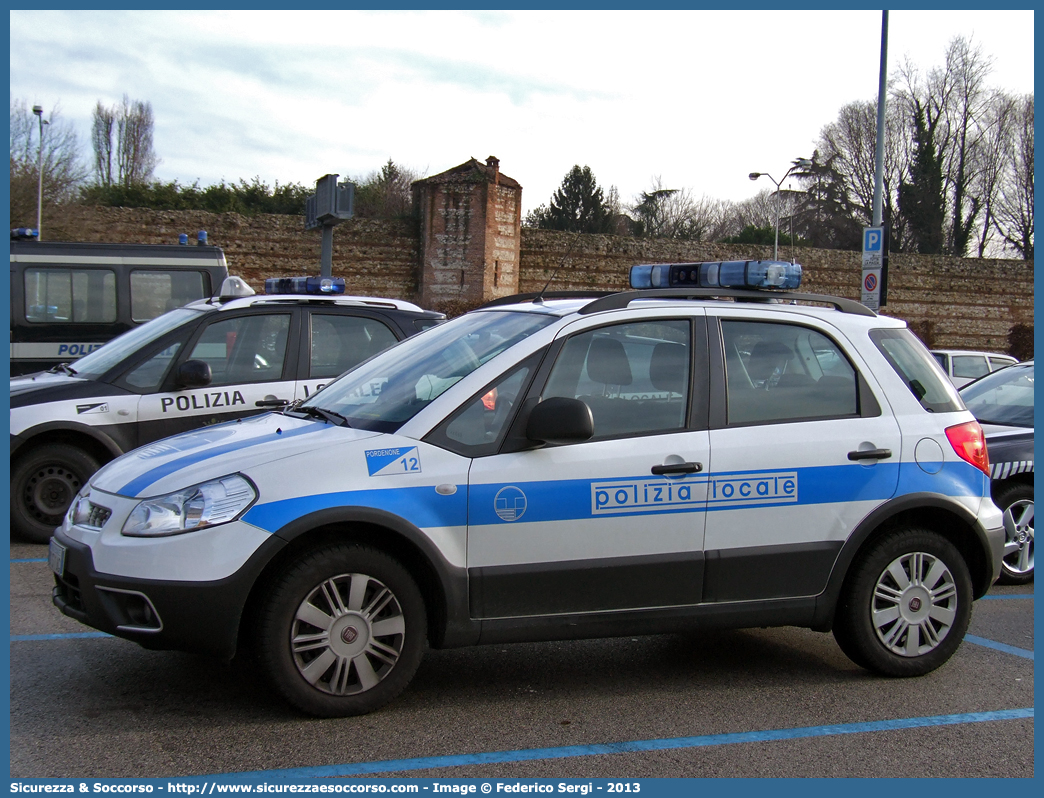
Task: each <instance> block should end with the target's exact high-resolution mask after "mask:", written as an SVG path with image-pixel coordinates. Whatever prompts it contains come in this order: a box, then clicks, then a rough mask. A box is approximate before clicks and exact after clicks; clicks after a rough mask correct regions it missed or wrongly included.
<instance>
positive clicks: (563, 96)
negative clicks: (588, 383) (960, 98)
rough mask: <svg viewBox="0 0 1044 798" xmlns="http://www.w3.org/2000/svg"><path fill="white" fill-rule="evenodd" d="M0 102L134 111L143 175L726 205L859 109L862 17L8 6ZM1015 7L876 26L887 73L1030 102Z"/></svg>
mask: <svg viewBox="0 0 1044 798" xmlns="http://www.w3.org/2000/svg"><path fill="white" fill-rule="evenodd" d="M10 16H11V98H12V100H25V101H26V102H27V103H28V104H29V105H33V104H39V105H42V106H43V107H44V109H45V112H48V113H49V112H50V111H51V109H52V108H54V107H55V106H57V107H58V108H59V109H60V112H61V115H62V116H63V117H64V118H65V119H67V120H69V121H71V122H73V123H75V125H76V129H77V132H78V134H79V137H80V141H81V143H82V145H83V148H84V154H85V156H87V155H89V146H90V143H89V142H90V127H91V112H92V110H93V109H94V106H95V104H96V103H97V102H98V101H99V100H100V101H101V102H102V103H103V104H105V105H112V104H114V103H116V102H118V101H119V100H120V99H121V97H122V96H123V95H124V94H126V95H128V96H129V97H130V98H131V99H132V100H143V101H148V102H150V103H152V108H153V112H154V114H155V120H156V125H155V137H154V146H155V150H156V154H157V155H158V156H159V158H160V164H159V166H158V168H157V170H156V177H157V178H158V179H160V180H163V181H170V180H177V181H178V182H179V183H181V184H183V185H190V184H192V183H193V182H194V181H196V180H198V181H199V183H200V185H202V186H206V185H210V184H213V183H218V182H220V181H221V180H222V179H224V180H226V181H230V182H236V181H238V180H239V179H241V178H243V179H247V180H249V179H251V178H253V177H254V176H258V177H260V178H261V179H262V180H263V181H265V182H266V183H268V184H269V185H270V186H271V185H273V184H274V183H275V181H279V182H280V183H282V184H285V183H303V184H305V185H308V186H312V185H314V183H315V181H316V179H318V178H319V177H321V176H322V175H324V174H327V173H331V172H333V173H337V174H340V175H342V177H365V176H366V175H368V174H370V173H371V172H373V171H375V170H377V169H379V168H380V166H381V165H382V164H383V163H385V162H386V161H387V160H388V159H389V158H391V159H393V160H394V161H395V162H396V163H398V164H401V165H403V166H406V167H409V168H411V169H413V170H414V171H416V172H417V173H418V174H419V175H420V176H430V175H434V174H437V173H439V172H442V171H444V170H446V169H449V168H451V167H453V166H456V165H457V164H460V163H463V162H464V161H466V160H468V158H471V157H475V158H478V159H479V160H482V161H484V160H485V159H486V157H487V156H489V155H495V156H497V157H498V158H499V159H500V162H501V170H502V171H503V172H504V173H505V174H507V175H510V176H511V177H513V178H515V179H516V180H518V181H519V182H520V183H521V184H522V186H523V189H524V190H523V210H524V211H529V210H531V209H532V208H533V207H535V206H536V205H539V204H541V203H546V202H548V200H549V198H550V197H551V194H552V193H553V192H554V190H555V189H556V188H557V187H558V186H559V184H560V183H561V181H562V178H563V177H564V175H565V174H566V173H567V172H568V171H569V169H570V168H571V167H572V166H573V165H574V164H580V165H585V164H586V165H589V166H590V167H591V169H592V170H593V171H594V174H595V177H596V178H597V179H598V182H599V184H600V185H602V186H603V187H604V188H608V187H609V186H616V187H617V189H618V190H619V193H620V196H621V199H622V200H623V201H624V203H629V202H631V201H632V200H633V198H634V197H635V195H637V194H638V193H639V192H641V191H643V190H646V189H648V188H649V187H650V186H651V184H652V180H653V178H654V177H657V176H659V177H661V178H662V181H663V185H664V187H667V188H687V189H689V190H691V191H692V192H693V193H694V195H695V196H697V197H699V196H702V195H706V196H708V197H712V198H716V199H729V200H742V199H745V198H747V197H750V196H753V195H754V194H756V193H757V191H758V190H759V189H764V188H771V185H770V184H769V183H768V182H767V181H766V180H764V179H763V180H762V181H760V183H758V184H752V183H751V182H750V181H749V180H748V178H747V174H748V173H749V172H751V171H763V172H768V173H769V174H771V175H773V176H774V177H776V178H777V179H778V178H780V177H782V175H783V173H784V172H785V171H786V170H787V169H788V168H789V166H790V163H791V161H792V160H793V159H794V158H797V157H807V156H810V155H811V154H812V150H813V148H814V145H815V142H816V140H817V138H818V135H819V132H820V130H821V129H822V127H823V126H824V125H826V124H827V123H829V122H832V121H833V120H835V119H836V117H837V114H838V111H839V110H840V109H841V107H842V106H843V105H845V104H846V103H849V102H852V101H855V100H873V99H875V98H876V96H877V85H878V78H879V65H880V48H881V12H880V11H838V12H833V11H702V10H694V11H571V12H560V11H519V12H507V11H469V12H455V11H388V12H358V11H324V12H316V11H297V12H281V11H227V12H220V11H214V12H198V11H170V12H161V11H112V12H99V11H11V14H10ZM1033 25H1034V15H1033V12H1032V11H996V10H991V11H903V10H893V11H890V13H889V30H888V71H889V75H890V76H895V75H896V74H897V71H898V66H899V65H900V64H901V63H902V62H904V61H905V60H909V61H911V62H912V63H913V64H915V65H917V66H918V67H919V68H920V69H921V70H922V71H927V70H928V69H930V68H933V67H937V66H941V65H942V64H943V62H944V54H945V50H946V46H947V43H948V42H949V41H950V40H951V39H952V38H953V37H955V36H964V37H966V38H969V39H971V40H972V41H973V43H975V44H978V45H980V46H981V47H982V51H983V53H984V54H986V55H988V56H990V57H991V58H992V59H993V72H992V74H991V76H990V79H989V80H990V83H991V85H993V86H996V87H998V88H1003V89H1005V90H1007V91H1009V92H1012V93H1028V92H1032V91H1033V44H1034V37H1033Z"/></svg>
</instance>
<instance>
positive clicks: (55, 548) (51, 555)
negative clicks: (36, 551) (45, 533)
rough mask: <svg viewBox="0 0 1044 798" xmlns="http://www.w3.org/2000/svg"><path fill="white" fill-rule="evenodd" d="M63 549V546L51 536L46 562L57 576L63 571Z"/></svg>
mask: <svg viewBox="0 0 1044 798" xmlns="http://www.w3.org/2000/svg"><path fill="white" fill-rule="evenodd" d="M65 551H66V549H65V546H63V545H62V544H61V543H59V542H58V541H57V540H55V539H54V538H51V545H50V547H49V548H48V550H47V564H48V565H49V566H51V570H52V571H54V572H55V573H56V574H58V576H61V575H62V574H63V573H64V572H65Z"/></svg>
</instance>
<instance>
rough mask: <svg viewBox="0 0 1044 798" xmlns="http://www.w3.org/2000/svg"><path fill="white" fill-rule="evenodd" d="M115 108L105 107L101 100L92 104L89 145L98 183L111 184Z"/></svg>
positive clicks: (114, 144) (114, 143)
mask: <svg viewBox="0 0 1044 798" xmlns="http://www.w3.org/2000/svg"><path fill="white" fill-rule="evenodd" d="M115 132H116V108H115V106H114V107H112V108H106V107H105V106H104V105H102V104H101V100H99V101H98V104H97V105H95V106H94V120H93V124H92V125H91V145H92V147H93V148H94V174H95V177H96V179H97V181H98V183H99V184H100V185H103V186H111V185H112V182H113V180H112V162H113V156H114V155H115V146H116V142H115Z"/></svg>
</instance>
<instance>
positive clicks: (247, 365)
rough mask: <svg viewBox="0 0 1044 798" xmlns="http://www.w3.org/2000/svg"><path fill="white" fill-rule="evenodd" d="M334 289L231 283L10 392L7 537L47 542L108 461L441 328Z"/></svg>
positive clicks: (436, 318) (413, 309)
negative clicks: (258, 291)
mask: <svg viewBox="0 0 1044 798" xmlns="http://www.w3.org/2000/svg"><path fill="white" fill-rule="evenodd" d="M344 290H345V288H344V280H343V279H342V278H340V277H336V278H325V279H324V278H319V277H290V278H270V279H269V280H266V282H265V294H264V295H254V291H253V289H251V288H250V287H249V286H248V285H247V284H246V283H244V282H243V281H242V280H240V279H238V278H234V277H233V278H228V279H226V280H225V282H224V284H223V285H222V286H221V292H220V296H218V297H215V298H213V299H207V300H199V301H196V302H191V303H189V304H188V305H186V306H185V307H182V308H178V309H176V310H172V311H170V312H168V313H166V314H164V315H162V316H160V317H158V318H155V319H153V320H152V321H150V322H147V323H145V324H143V325H141V326H140V327H136V328H134V329H132V330H130V331H129V332H127V333H125V334H124V335H122V336H120V337H118V338H116V339H114V340H112V341H110V342H109V343H107V344H105V345H104V346H102V347H101V348H99V349H96V350H95V351H93V352H91V353H90V354H88V355H86V356H85V357H82V358H80V359H79V360H76V361H75V362H74V363H72V364H71V365H70V364H67V363H63V364H60V365H58V366H55V367H54V368H52V369H51V370H50V371H46V372H40V373H38V374H33V375H31V376H25V377H19V378H12V380H11V530H12V532H13V533H14V534H15V535H16V536H17V537H20V538H22V539H24V540H30V541H35V542H46V541H47V539H48V538H49V537H50V536H51V533H52V532H53V531H54V528H55V527H56V526H58V525H59V524H60V523H61V522H62V518H63V516H64V515H65V511H66V510H67V509H68V507H69V504H70V502H71V501H72V499H73V497H75V496H76V493H77V491H79V489H80V487H81V485H83V484H84V483H85V482H86V480H87V479H88V477H90V475H91V474H93V473H94V472H95V471H96V470H97V469H98V467H99V466H100V465H101V464H102V463H105V462H108V461H109V460H111V459H113V458H114V457H117V456H119V455H121V454H123V453H124V452H127V451H130V450H131V449H134V448H136V447H138V446H141V445H142V444H145V443H149V442H151V441H155V440H158V439H160V438H164V437H166V436H168V435H173V434H175V433H179V432H185V431H187V430H190V429H193V428H196V427H200V426H204V425H209V424H215V423H218V422H222V421H228V420H230V419H234V418H238V417H242V416H245V415H251V414H257V413H259V412H262V410H259V409H258V408H259V406H258V403H259V402H260V403H262V405H264V404H265V403H267V404H268V405H269V406H278V405H280V404H287V403H289V402H293V401H296V400H297V399H304V398H306V397H308V396H309V395H310V394H312V393H314V392H315V391H316V390H318V389H319V388H321V387H322V386H323V385H325V384H326V383H328V382H330V381H331V380H333V379H334V378H336V377H337V376H338V375H340V374H341V373H343V372H344V371H346V370H347V369H349V368H351V367H353V366H355V365H357V364H358V363H360V362H362V361H363V360H366V358H368V357H370V356H371V355H373V354H374V353H376V352H378V351H380V350H381V349H384V348H386V347H388V346H391V345H392V344H394V343H396V342H397V341H399V340H401V339H403V338H405V337H407V336H409V335H413V334H414V333H417V332H420V331H421V330H423V329H425V328H427V327H429V326H432V325H435V324H438V323H439V322H440V321H442V320H444V319H445V316H444V315H443V314H441V313H433V312H430V311H422V310H421V309H420V308H419V307H417V306H416V305H413V304H410V303H408V302H401V301H399V300H392V299H379V298H376V297H353V296H345V295H344Z"/></svg>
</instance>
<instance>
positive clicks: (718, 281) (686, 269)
mask: <svg viewBox="0 0 1044 798" xmlns="http://www.w3.org/2000/svg"><path fill="white" fill-rule="evenodd" d="M800 285H801V265H800V264H798V263H789V262H787V261H784V260H726V261H707V262H703V263H651V264H641V265H638V266H632V267H631V288H637V289H646V288H797V287H798V286H800Z"/></svg>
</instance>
